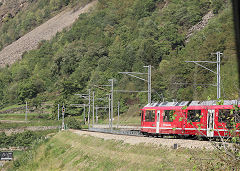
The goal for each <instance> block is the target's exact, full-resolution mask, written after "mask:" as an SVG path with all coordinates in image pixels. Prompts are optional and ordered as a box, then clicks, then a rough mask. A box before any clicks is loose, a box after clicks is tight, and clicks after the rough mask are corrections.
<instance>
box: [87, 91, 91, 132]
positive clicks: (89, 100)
mask: <svg viewBox="0 0 240 171" xmlns="http://www.w3.org/2000/svg"><path fill="white" fill-rule="evenodd" d="M90 93H91V90H90V89H89V90H88V128H89V124H90V118H89V117H90V105H91V98H90V97H91V94H90Z"/></svg>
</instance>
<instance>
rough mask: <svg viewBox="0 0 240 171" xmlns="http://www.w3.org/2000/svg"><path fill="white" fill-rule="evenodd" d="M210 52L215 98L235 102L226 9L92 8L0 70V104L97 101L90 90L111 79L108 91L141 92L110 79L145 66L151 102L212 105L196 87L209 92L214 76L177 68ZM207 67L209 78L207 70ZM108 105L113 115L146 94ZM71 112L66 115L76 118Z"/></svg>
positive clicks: (222, 4) (132, 83)
mask: <svg viewBox="0 0 240 171" xmlns="http://www.w3.org/2000/svg"><path fill="white" fill-rule="evenodd" d="M210 11H212V13H213V14H214V17H212V18H211V19H210V20H209V23H208V24H207V25H206V26H205V27H204V28H202V29H201V30H200V31H196V32H195V33H194V34H193V35H192V36H191V37H190V38H189V39H188V41H187V42H186V38H187V33H188V32H189V29H190V28H192V27H193V26H194V25H196V24H198V23H199V22H201V20H202V18H203V16H205V15H206V14H207V13H209V12H210ZM217 51H220V52H223V53H224V55H223V56H222V59H221V60H222V63H221V76H222V82H221V87H222V98H223V99H236V98H238V92H239V89H238V84H237V83H238V80H237V79H238V76H237V63H236V51H235V42H234V30H233V21H232V9H231V3H230V1H224V0H216V1H210V0H193V1H184V0H167V1H164V0H122V1H118V0H99V2H98V4H97V7H96V9H95V10H94V11H92V12H91V13H89V14H81V15H80V16H79V19H78V20H77V21H76V22H75V23H74V25H73V26H72V27H71V28H70V29H69V30H64V31H63V32H61V33H58V34H57V35H56V36H55V37H54V38H53V39H51V40H49V41H44V42H42V43H41V44H40V45H39V46H38V49H36V50H32V51H29V52H26V53H25V54H24V55H23V57H22V58H23V59H22V60H21V61H19V62H17V63H15V64H13V65H12V66H10V67H5V68H2V69H1V70H0V86H1V87H2V89H0V103H1V105H3V106H6V105H9V104H12V103H24V102H25V101H26V100H28V101H54V103H55V104H58V103H62V102H65V104H66V105H67V106H68V104H71V103H84V101H81V100H80V99H79V98H78V97H76V96H75V95H74V94H76V93H84V94H85V93H86V92H87V89H89V88H92V90H94V91H95V94H96V96H97V97H104V96H105V94H106V93H107V92H106V91H105V92H104V91H102V90H101V89H98V88H96V87H95V86H94V85H102V84H104V85H105V84H109V82H108V79H111V78H115V82H114V85H115V87H114V89H118V90H119V89H121V90H126V89H127V90H146V89H147V85H146V83H144V82H142V81H141V80H136V79H133V78H129V77H128V76H124V75H120V74H118V72H123V71H134V72H146V70H145V69H144V68H143V66H145V65H152V66H153V69H152V89H153V93H152V95H153V101H160V100H163V98H164V99H165V100H168V101H172V99H175V100H178V101H180V100H206V99H209V98H211V99H216V87H214V86H209V85H202V84H215V83H216V76H215V75H214V74H212V73H210V72H209V71H207V70H204V69H202V68H199V67H196V66H195V65H194V64H188V63H185V62H184V61H186V60H211V61H215V60H216V56H214V55H211V53H215V52H217ZM207 66H208V67H209V68H211V69H212V70H216V69H215V68H216V66H215V65H207ZM176 83H186V84H176ZM193 84H199V85H197V86H194V85H193ZM114 98H115V99H116V100H115V102H117V101H118V100H119V101H120V104H121V106H122V108H121V112H124V111H126V109H127V108H128V107H127V106H128V105H132V104H136V103H137V104H146V103H147V94H146V93H137V94H136V93H135V94H130V95H129V94H120V93H115V95H114ZM96 103H97V104H96V105H98V106H102V105H104V104H103V103H104V102H96ZM115 105H116V104H115ZM55 107H56V105H55V106H54V107H53V112H55V111H56V108H55ZM79 110H81V109H79ZM79 110H78V111H77V110H68V113H69V114H78V113H79Z"/></svg>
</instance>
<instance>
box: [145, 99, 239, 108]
mask: <svg viewBox="0 0 240 171" xmlns="http://www.w3.org/2000/svg"><path fill="white" fill-rule="evenodd" d="M217 102H218V100H210V101H182V102H154V103H151V104H147V105H146V106H144V107H165V106H166V107H167V106H212V105H217ZM222 102H223V104H222V105H238V104H240V101H237V100H223V101H222Z"/></svg>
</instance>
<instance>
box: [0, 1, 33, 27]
mask: <svg viewBox="0 0 240 171" xmlns="http://www.w3.org/2000/svg"><path fill="white" fill-rule="evenodd" d="M0 2H1V3H2V5H0V26H1V25H2V23H3V22H4V21H5V20H4V19H5V18H6V17H14V16H15V15H16V14H17V13H18V12H19V11H21V10H22V9H25V8H27V6H28V4H29V2H28V0H0Z"/></svg>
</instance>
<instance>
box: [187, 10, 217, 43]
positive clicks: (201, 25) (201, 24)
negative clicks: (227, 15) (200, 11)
mask: <svg viewBox="0 0 240 171" xmlns="http://www.w3.org/2000/svg"><path fill="white" fill-rule="evenodd" d="M212 17H214V14H213V12H212V11H209V12H208V13H207V14H206V15H205V16H203V18H202V21H200V22H199V23H197V24H196V25H194V26H192V27H191V28H190V29H189V30H188V33H187V36H186V42H189V38H190V37H191V36H192V35H193V34H194V33H195V32H196V31H199V30H201V29H203V28H204V27H205V26H206V25H207V24H208V22H209V20H210V19H211V18H212Z"/></svg>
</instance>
